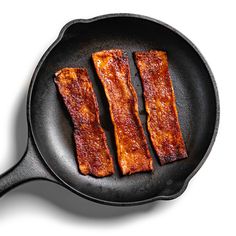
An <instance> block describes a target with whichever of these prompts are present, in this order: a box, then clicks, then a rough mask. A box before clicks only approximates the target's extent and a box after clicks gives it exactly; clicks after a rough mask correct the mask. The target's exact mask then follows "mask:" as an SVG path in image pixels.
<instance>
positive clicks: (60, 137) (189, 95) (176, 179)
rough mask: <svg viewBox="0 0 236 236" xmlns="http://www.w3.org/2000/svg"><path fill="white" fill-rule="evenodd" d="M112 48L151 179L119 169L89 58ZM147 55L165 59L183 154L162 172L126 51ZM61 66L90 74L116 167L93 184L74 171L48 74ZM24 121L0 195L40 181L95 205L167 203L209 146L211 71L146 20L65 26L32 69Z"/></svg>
mask: <svg viewBox="0 0 236 236" xmlns="http://www.w3.org/2000/svg"><path fill="white" fill-rule="evenodd" d="M112 48H121V49H123V50H125V51H126V52H127V54H128V56H129V62H130V67H131V76H132V83H133V85H134V87H135V89H136V92H137V94H138V99H139V112H140V117H141V120H142V124H143V127H144V129H145V133H146V135H147V139H148V144H149V148H150V150H151V154H152V156H153V158H154V168H155V171H154V172H153V173H139V174H134V175H131V176H124V177H122V176H121V175H120V173H119V169H118V168H117V162H116V147H115V142H114V136H113V126H112V123H111V118H110V115H109V111H108V103H107V100H106V97H105V94H104V91H103V88H102V86H101V84H100V82H99V79H98V78H97V76H96V74H95V70H94V67H93V64H92V62H91V54H92V52H96V51H99V50H103V49H112ZM149 49H160V50H165V51H167V53H168V59H169V68H170V73H171V77H172V80H173V84H174V89H175V94H176V99H177V108H178V111H179V119H180V124H181V129H182V132H183V136H184V140H185V143H186V146H187V150H188V154H189V158H188V159H186V160H182V161H178V162H175V163H172V164H168V165H165V166H160V164H159V162H158V160H157V156H156V155H155V153H154V151H153V148H152V146H151V144H150V140H149V137H148V134H147V130H146V113H145V109H144V102H143V97H142V86H141V82H140V78H139V75H138V73H137V68H136V67H135V64H134V60H133V58H132V52H134V51H137V50H149ZM63 67H86V68H87V69H88V72H89V75H90V79H91V80H92V83H93V86H94V89H95V92H96V95H97V99H98V103H99V108H100V116H101V122H102V126H103V128H104V129H105V131H106V135H107V139H108V142H109V147H110V150H111V153H112V154H113V156H114V161H115V164H116V173H115V174H114V175H113V176H110V177H106V178H94V177H91V176H83V175H81V174H80V173H79V172H78V166H77V163H76V161H75V149H74V144H73V136H72V123H71V121H70V117H69V115H68V113H67V110H66V109H65V107H64V104H63V102H62V99H61V97H60V96H59V94H58V92H57V89H56V86H55V84H54V82H53V74H54V73H55V72H56V71H57V70H59V69H61V68H63ZM27 118H28V125H29V138H28V147H27V150H26V152H25V154H24V156H23V158H22V159H21V160H20V161H19V163H18V164H16V165H15V166H14V167H13V168H11V169H10V170H8V171H7V172H6V173H4V174H3V175H1V176H0V195H3V194H4V193H6V192H7V191H8V190H10V189H11V188H13V187H15V186H17V185H19V184H22V183H24V182H26V181H29V180H34V179H45V180H49V181H52V182H55V183H57V184H60V185H62V186H64V187H66V188H68V189H70V190H71V191H73V192H75V193H76V194H78V195H80V196H82V197H85V198H88V199H90V200H93V201H96V202H99V203H104V204H110V205H117V206H124V205H136V204H144V203H147V202H151V201H154V200H161V199H165V200H169V199H173V198H176V197H178V196H179V195H180V194H182V193H183V192H184V190H185V189H186V187H187V184H188V182H189V180H190V179H191V178H192V177H193V175H194V174H195V173H196V172H197V171H198V170H199V168H200V167H201V165H202V164H203V162H204V161H205V160H206V158H207V156H208V154H209V152H210V150H211V148H212V145H213V142H214V139H215V137H216V133H217V129H218V124H219V98H218V93H217V88H216V84H215V81H214V78H213V75H212V73H211V71H210V68H209V67H208V65H207V63H206V61H205V60H204V58H203V57H202V55H201V54H200V53H199V51H198V50H197V48H196V47H195V46H194V45H193V44H192V43H191V42H190V41H189V40H188V39H187V38H186V37H185V36H183V35H182V34H181V33H179V32H178V31H177V30H175V29H173V28H172V27H170V26H168V25H166V24H164V23H162V22H160V21H157V20H154V19H151V18H148V17H144V16H140V15H132V14H112V15H105V16H99V17H96V18H93V19H89V20H74V21H71V22H69V23H68V24H67V25H65V26H64V28H63V29H62V30H61V32H60V34H59V37H58V38H57V40H56V41H55V42H54V43H53V44H52V45H51V46H50V47H49V49H48V50H47V51H46V53H45V54H44V56H43V57H42V59H41V60H40V62H39V64H38V66H37V68H36V69H35V72H34V74H33V78H32V81H31V84H30V88H29V93H28V101H27Z"/></svg>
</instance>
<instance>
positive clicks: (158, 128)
mask: <svg viewBox="0 0 236 236" xmlns="http://www.w3.org/2000/svg"><path fill="white" fill-rule="evenodd" d="M135 61H136V64H137V67H138V70H139V72H140V75H141V80H142V84H143V89H144V98H145V107H146V111H147V114H148V120H147V126H148V130H149V133H150V136H151V140H152V144H153V146H154V148H155V151H156V153H157V155H158V156H159V159H160V162H161V164H166V163H169V162H173V161H176V160H179V159H183V158H186V157H187V152H186V148H185V144H184V140H183V137H182V133H181V129H180V125H179V121H178V113H177V108H176V103H175V94H174V89H173V86H172V82H171V79H170V75H169V72H168V62H167V55H166V53H165V52H162V51H145V52H135Z"/></svg>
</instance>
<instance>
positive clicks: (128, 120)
mask: <svg viewBox="0 0 236 236" xmlns="http://www.w3.org/2000/svg"><path fill="white" fill-rule="evenodd" d="M92 58H93V61H94V65H95V68H96V71H97V74H98V76H99V79H100V80H101V82H102V84H103V87H104V90H105V93H106V96H107V99H108V102H109V108H110V114H111V119H112V122H113V125H114V133H115V139H116V146H117V155H118V163H119V166H120V168H121V171H122V173H123V175H126V174H132V173H135V172H141V171H150V170H152V169H153V166H152V157H151V155H150V153H149V150H148V146H147V142H146V139H145V135H144V131H143V127H142V124H141V121H140V119H139V116H138V99H137V95H136V92H135V90H134V88H133V86H132V84H131V79H130V69H129V64H128V58H127V57H126V56H125V55H124V54H123V52H122V51H121V50H117V49H114V50H108V51H101V52H96V53H93V55H92Z"/></svg>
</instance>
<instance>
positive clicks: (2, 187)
mask: <svg viewBox="0 0 236 236" xmlns="http://www.w3.org/2000/svg"><path fill="white" fill-rule="evenodd" d="M36 179H44V180H49V181H52V182H56V183H59V182H60V181H59V180H58V179H57V178H56V176H55V175H54V174H53V173H52V172H51V171H50V170H49V168H48V167H47V166H46V164H45V163H44V161H43V160H42V157H41V156H40V154H39V153H38V151H37V149H36V147H35V144H34V143H33V141H32V138H31V137H29V138H28V145H27V148H26V151H25V153H24V155H23V157H22V158H21V160H20V161H19V162H18V163H17V164H16V165H15V166H13V167H12V168H10V169H9V170H8V171H6V172H5V173H3V174H2V175H0V197H1V196H3V195H4V194H5V193H6V192H8V191H9V190H11V189H13V188H14V187H16V186H18V185H20V184H23V183H25V182H28V181H31V180H36Z"/></svg>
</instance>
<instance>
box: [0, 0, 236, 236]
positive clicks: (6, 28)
mask: <svg viewBox="0 0 236 236" xmlns="http://www.w3.org/2000/svg"><path fill="white" fill-rule="evenodd" d="M234 2H235V1H227V0H225V1H217V0H216V1H180V0H178V1H147V0H144V1H137V0H136V1H128V0H124V1H123V0H118V1H111V0H110V1H105V0H99V1H88V0H84V1H79V0H77V1H70V0H67V1H59V0H57V1H23V0H21V1H11V0H9V1H1V3H0V35H1V37H0V67H1V74H0V86H1V87H0V107H1V115H0V131H1V132H0V143H1V148H0V157H1V158H0V173H3V172H4V171H5V170H7V169H8V168H9V167H11V166H12V165H13V164H14V163H16V161H17V160H19V159H20V157H21V155H22V154H23V152H24V149H25V146H26V136H27V126H26V117H25V103H26V94H27V88H28V85H29V82H30V79H31V76H32V73H33V70H34V68H35V66H36V65H37V62H38V61H39V59H40V57H41V56H42V54H43V53H44V51H45V50H46V49H47V48H48V46H49V45H50V44H51V43H52V42H53V41H54V40H55V39H56V37H57V35H58V33H59V31H60V29H61V28H62V26H63V25H64V24H66V23H67V22H68V21H70V20H72V19H76V18H91V17H94V16H97V15H101V14H107V13H117V12H126V13H138V14H143V15H147V16H150V17H153V18H156V19H159V20H161V21H164V22H166V23H168V24H170V25H171V26H173V27H175V28H176V29H178V30H179V31H181V32H182V33H183V34H185V35H186V36H187V37H188V38H189V39H190V40H192V41H193V42H194V44H195V45H196V46H197V47H198V48H199V49H200V51H201V52H202V54H203V55H204V56H205V58H206V60H207V61H208V63H209V65H210V67H211V69H212V71H213V73H214V76H215V79H216V82H217V85H218V89H219V95H220V102H221V119H220V128H219V132H218V136H217V139H216V142H215V145H214V147H213V149H212V152H211V153H210V156H209V158H208V159H207V161H206V163H205V164H204V165H203V167H202V168H201V169H200V171H199V172H198V173H197V175H196V176H195V177H194V178H193V179H192V180H191V182H190V184H189V186H188V188H187V190H186V192H185V193H184V194H183V195H182V196H181V197H179V198H178V199H176V200H172V201H168V202H156V203H152V204H147V205H144V206H139V207H130V208H117V207H109V206H103V205H98V204H96V203H92V202H89V201H87V200H84V199H81V198H80V197H78V196H76V195H74V194H73V193H71V192H69V191H67V190H65V189H63V188H61V187H58V186H55V185H53V184H50V183H47V182H43V181H41V182H40V181H38V182H32V183H28V184H25V185H23V186H20V187H18V188H17V189H15V190H13V191H11V192H9V193H8V194H6V195H5V196H4V197H3V198H1V199H0V234H1V235H34V236H37V235H40V236H42V235H49V234H51V235H52V234H57V235H97V236H99V235H113V236H114V235H126V234H127V235H128V234H129V235H153V234H154V235H181V236H185V235H193V236H194V235H236V230H235V227H236V226H235V220H236V216H235V212H236V193H235V188H236V156H235V153H236V152H235V147H236V143H235V142H236V138H235V136H236V121H235V119H236V117H235V114H236V112H235V110H236V105H235V98H236V73H235V67H236V56H235V53H236V50H235V49H236V33H235V32H236V23H235V22H236V13H235V11H236V8H235V6H234V5H233V3H234Z"/></svg>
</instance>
